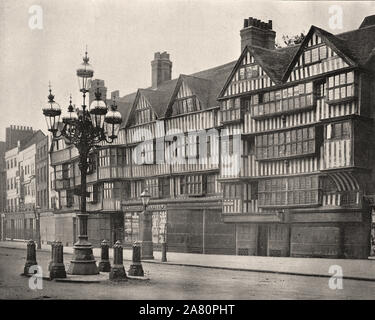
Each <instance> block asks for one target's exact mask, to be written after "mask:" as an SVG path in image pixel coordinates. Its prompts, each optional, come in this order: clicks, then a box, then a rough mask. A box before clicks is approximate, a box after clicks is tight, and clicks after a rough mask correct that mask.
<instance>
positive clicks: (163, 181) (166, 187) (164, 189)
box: [159, 177, 171, 198]
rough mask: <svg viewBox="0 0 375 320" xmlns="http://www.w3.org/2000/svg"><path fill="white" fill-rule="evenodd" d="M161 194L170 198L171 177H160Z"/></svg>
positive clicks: (162, 196)
mask: <svg viewBox="0 0 375 320" xmlns="http://www.w3.org/2000/svg"><path fill="white" fill-rule="evenodd" d="M159 194H160V197H161V198H169V197H170V195H171V190H170V178H169V177H163V178H159Z"/></svg>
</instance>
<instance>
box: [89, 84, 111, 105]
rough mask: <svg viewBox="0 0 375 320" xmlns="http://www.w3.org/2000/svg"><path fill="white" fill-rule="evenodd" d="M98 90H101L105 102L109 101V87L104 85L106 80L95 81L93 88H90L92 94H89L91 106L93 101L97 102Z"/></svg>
mask: <svg viewBox="0 0 375 320" xmlns="http://www.w3.org/2000/svg"><path fill="white" fill-rule="evenodd" d="M97 88H99V92H100V93H101V96H100V98H101V99H102V100H103V101H106V99H107V87H106V86H105V85H104V80H101V79H94V80H92V81H91V88H90V92H89V103H90V104H91V102H92V101H93V100H95V92H96V89H97Z"/></svg>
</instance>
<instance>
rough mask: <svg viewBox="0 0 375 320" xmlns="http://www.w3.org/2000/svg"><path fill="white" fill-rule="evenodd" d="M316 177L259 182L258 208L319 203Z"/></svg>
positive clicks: (317, 179) (317, 178)
mask: <svg viewBox="0 0 375 320" xmlns="http://www.w3.org/2000/svg"><path fill="white" fill-rule="evenodd" d="M319 191H320V188H319V177H318V176H299V177H288V178H275V179H266V180H260V181H259V190H258V198H259V202H258V206H259V207H277V206H298V205H318V204H319V203H320V192H319Z"/></svg>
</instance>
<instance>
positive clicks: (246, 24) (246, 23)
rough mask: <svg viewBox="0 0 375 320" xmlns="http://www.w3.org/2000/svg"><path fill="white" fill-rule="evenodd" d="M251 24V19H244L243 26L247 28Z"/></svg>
mask: <svg viewBox="0 0 375 320" xmlns="http://www.w3.org/2000/svg"><path fill="white" fill-rule="evenodd" d="M248 26H249V21H248V20H247V19H244V20H243V27H244V28H247V27H248Z"/></svg>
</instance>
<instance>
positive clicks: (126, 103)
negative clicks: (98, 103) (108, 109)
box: [106, 92, 136, 128]
mask: <svg viewBox="0 0 375 320" xmlns="http://www.w3.org/2000/svg"><path fill="white" fill-rule="evenodd" d="M135 96H136V92H133V93H130V94H128V95H125V96H123V97H121V98H119V99H116V104H117V110H118V111H119V112H120V113H121V116H122V124H121V128H123V127H124V126H125V124H126V123H127V121H128V119H129V115H130V110H131V108H132V105H133V103H134V100H135ZM106 103H107V106H110V105H111V103H112V100H111V99H107V101H106Z"/></svg>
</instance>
